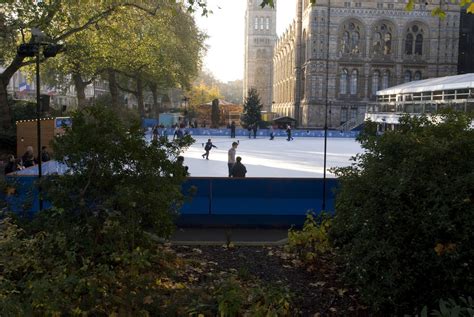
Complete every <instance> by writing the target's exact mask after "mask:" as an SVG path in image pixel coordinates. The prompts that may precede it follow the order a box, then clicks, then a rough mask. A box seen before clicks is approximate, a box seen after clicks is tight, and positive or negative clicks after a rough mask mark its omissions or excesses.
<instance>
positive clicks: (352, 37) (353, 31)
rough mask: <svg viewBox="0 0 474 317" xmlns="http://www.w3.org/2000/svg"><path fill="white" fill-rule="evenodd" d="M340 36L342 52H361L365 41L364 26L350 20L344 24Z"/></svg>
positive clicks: (356, 53)
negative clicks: (363, 40) (363, 38)
mask: <svg viewBox="0 0 474 317" xmlns="http://www.w3.org/2000/svg"><path fill="white" fill-rule="evenodd" d="M340 32H341V33H340V35H339V36H340V37H339V47H340V51H339V52H340V53H342V54H351V55H358V54H360V52H361V47H362V45H363V42H362V41H361V38H362V37H363V29H362V26H361V25H359V23H358V22H355V21H354V22H348V23H347V24H344V25H343V26H342V30H341V31H340Z"/></svg>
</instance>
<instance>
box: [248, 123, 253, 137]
mask: <svg viewBox="0 0 474 317" xmlns="http://www.w3.org/2000/svg"><path fill="white" fill-rule="evenodd" d="M247 130H248V131H249V139H250V138H252V125H251V124H249V126H248V127H247Z"/></svg>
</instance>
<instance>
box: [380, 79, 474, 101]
mask: <svg viewBox="0 0 474 317" xmlns="http://www.w3.org/2000/svg"><path fill="white" fill-rule="evenodd" d="M467 88H474V73H470V74H463V75H456V76H446V77H438V78H428V79H423V80H416V81H411V82H409V83H404V84H401V85H397V86H393V87H390V88H387V89H383V90H379V91H377V96H382V95H396V94H409V93H417V92H425V91H438V90H454V89H467Z"/></svg>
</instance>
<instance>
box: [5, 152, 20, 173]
mask: <svg viewBox="0 0 474 317" xmlns="http://www.w3.org/2000/svg"><path fill="white" fill-rule="evenodd" d="M16 171H18V166H17V164H16V160H15V157H14V156H13V155H9V156H8V163H7V164H6V165H5V175H7V174H10V173H13V172H16Z"/></svg>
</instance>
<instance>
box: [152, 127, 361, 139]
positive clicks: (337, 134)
mask: <svg viewBox="0 0 474 317" xmlns="http://www.w3.org/2000/svg"><path fill="white" fill-rule="evenodd" d="M147 129H148V131H147V134H151V128H149V127H147ZM164 130H166V133H167V135H168V137H173V134H174V129H172V128H163V129H159V132H160V135H163V134H164ZM184 132H187V133H188V134H190V135H196V136H204V135H207V136H228V137H230V129H207V128H189V129H188V128H186V129H184ZM359 133H360V131H340V130H328V137H330V138H355V137H357V136H358V135H359ZM274 134H275V137H285V138H286V137H287V135H286V132H285V130H282V129H275V130H274ZM235 136H236V137H247V138H248V136H249V132H248V130H246V129H235ZM251 136H252V138H253V132H251ZM291 136H292V137H294V138H300V137H317V138H322V137H324V130H304V129H295V130H292V131H291ZM257 137H260V138H262V137H265V138H269V137H270V129H259V130H258V131H257Z"/></svg>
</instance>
